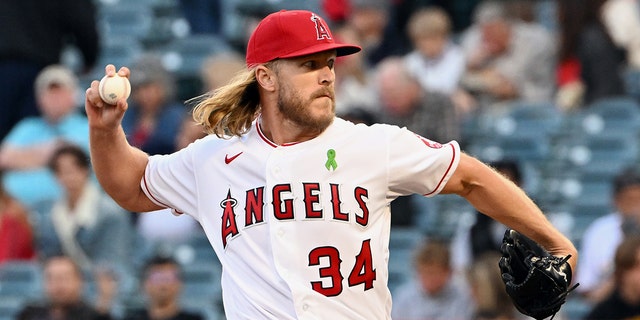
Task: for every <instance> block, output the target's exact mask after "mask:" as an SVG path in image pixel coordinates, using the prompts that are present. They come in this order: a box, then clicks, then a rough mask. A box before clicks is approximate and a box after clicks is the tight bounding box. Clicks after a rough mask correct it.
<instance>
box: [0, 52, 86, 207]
mask: <svg viewBox="0 0 640 320" xmlns="http://www.w3.org/2000/svg"><path fill="white" fill-rule="evenodd" d="M78 93H79V92H78V80H77V77H76V75H75V74H74V73H73V72H72V71H71V70H70V69H68V68H67V67H64V66H61V65H51V66H48V67H46V68H45V69H44V70H43V71H42V72H41V73H40V74H39V75H38V77H37V78H36V81H35V94H36V99H37V103H38V108H39V109H40V112H41V115H40V116H37V117H29V118H25V119H23V120H21V121H20V122H18V123H17V124H16V126H15V127H13V129H12V130H11V131H10V132H9V134H8V135H7V136H6V137H5V139H4V140H3V141H2V145H1V146H0V167H1V168H2V169H3V170H5V176H4V185H5V188H6V191H7V192H8V193H9V194H10V195H11V196H13V197H15V198H16V199H18V201H20V202H21V203H22V204H23V205H25V206H27V207H28V208H30V209H31V208H38V209H39V208H42V207H46V206H47V204H50V203H51V202H53V201H54V200H55V199H57V198H58V197H60V195H61V189H60V187H59V185H58V184H57V183H56V181H55V178H54V176H53V174H52V173H51V172H50V171H49V170H48V169H47V162H48V161H49V158H50V157H51V155H52V154H53V151H54V150H55V149H56V148H57V147H58V146H60V145H62V144H66V143H71V144H76V145H78V146H80V147H81V148H83V149H85V150H88V149H89V126H88V122H87V118H86V117H85V116H84V115H83V114H82V113H80V109H79V108H78V103H77V102H78V100H77V99H76V98H77V94H78Z"/></svg>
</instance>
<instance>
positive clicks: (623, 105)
mask: <svg viewBox="0 0 640 320" xmlns="http://www.w3.org/2000/svg"><path fill="white" fill-rule="evenodd" d="M580 117H581V121H582V123H581V124H582V131H583V133H586V134H589V135H622V136H629V135H636V134H637V133H638V131H639V130H640V104H639V103H638V101H636V100H635V99H633V98H631V97H627V96H624V97H615V98H605V99H600V100H598V101H595V102H593V103H591V104H590V105H588V106H587V107H586V109H585V110H584V111H583V112H582V115H580Z"/></svg>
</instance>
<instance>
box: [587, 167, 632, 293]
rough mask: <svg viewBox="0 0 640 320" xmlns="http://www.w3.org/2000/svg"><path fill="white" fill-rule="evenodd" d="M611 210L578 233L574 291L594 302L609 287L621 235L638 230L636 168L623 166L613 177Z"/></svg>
mask: <svg viewBox="0 0 640 320" xmlns="http://www.w3.org/2000/svg"><path fill="white" fill-rule="evenodd" d="M612 188H613V193H612V204H613V207H614V209H615V211H613V212H612V213H609V214H607V215H605V216H602V217H600V218H598V219H596V220H594V221H593V222H592V223H591V224H590V225H589V226H588V227H587V229H586V230H585V232H584V234H583V236H582V247H581V248H580V261H579V268H578V270H580V272H578V273H577V274H576V276H577V278H576V282H579V283H580V286H579V287H578V288H579V289H576V290H577V291H578V292H580V293H582V294H583V295H584V296H585V297H586V298H587V299H588V300H589V301H590V302H592V303H596V302H599V301H601V300H602V299H603V298H604V297H606V296H607V295H608V294H609V293H610V292H611V289H613V284H614V282H613V277H612V274H613V261H614V253H615V251H616V248H617V246H618V245H620V243H621V242H622V239H623V238H624V236H625V235H629V234H634V233H635V234H637V233H640V170H639V169H638V168H635V167H633V168H625V169H624V170H622V171H620V173H618V175H617V176H616V177H615V178H614V179H613V183H612Z"/></svg>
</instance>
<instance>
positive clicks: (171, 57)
mask: <svg viewBox="0 0 640 320" xmlns="http://www.w3.org/2000/svg"><path fill="white" fill-rule="evenodd" d="M159 51H160V52H161V54H162V60H163V64H164V65H165V67H166V68H167V69H168V70H169V71H171V72H173V73H174V74H176V75H177V76H178V77H199V76H200V69H201V68H202V63H203V62H204V61H205V59H206V58H207V57H209V56H211V55H213V54H215V53H220V52H227V51H231V47H230V46H229V44H228V43H227V42H226V41H225V40H224V39H223V38H220V37H217V36H215V35H189V36H187V37H184V38H177V39H174V40H172V41H171V42H170V43H168V44H167V45H165V46H163V47H161V48H159Z"/></svg>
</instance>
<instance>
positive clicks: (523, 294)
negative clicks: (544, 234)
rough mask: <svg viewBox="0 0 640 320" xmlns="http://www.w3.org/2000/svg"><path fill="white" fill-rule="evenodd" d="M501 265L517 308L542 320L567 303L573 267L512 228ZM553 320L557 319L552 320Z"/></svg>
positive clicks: (507, 235) (505, 238) (566, 258)
mask: <svg viewBox="0 0 640 320" xmlns="http://www.w3.org/2000/svg"><path fill="white" fill-rule="evenodd" d="M501 251H502V258H500V261H499V263H498V266H499V267H500V272H501V273H502V281H503V282H504V284H505V287H506V290H507V293H508V294H509V296H510V297H511V300H512V301H513V304H514V305H515V306H516V309H518V311H520V312H521V313H522V314H525V315H527V316H530V317H533V318H535V319H538V320H541V319H545V318H547V317H549V316H554V315H555V314H556V313H557V312H558V311H559V310H560V307H561V306H562V305H563V304H564V303H565V301H566V297H567V294H568V293H569V292H571V291H572V290H573V289H575V288H576V287H577V286H578V284H576V285H574V286H573V287H571V288H570V287H569V286H570V285H571V265H569V263H567V260H569V258H570V257H571V255H568V256H566V257H564V258H560V257H556V256H553V255H551V254H550V253H549V252H547V251H546V250H545V249H544V248H542V247H541V246H540V245H539V244H537V243H536V242H535V241H533V240H531V239H529V238H527V237H526V236H524V235H522V234H520V233H518V232H517V231H515V230H511V229H508V230H507V231H506V232H505V234H504V238H503V240H502V247H501ZM552 319H553V318H552Z"/></svg>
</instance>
